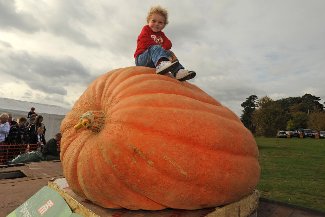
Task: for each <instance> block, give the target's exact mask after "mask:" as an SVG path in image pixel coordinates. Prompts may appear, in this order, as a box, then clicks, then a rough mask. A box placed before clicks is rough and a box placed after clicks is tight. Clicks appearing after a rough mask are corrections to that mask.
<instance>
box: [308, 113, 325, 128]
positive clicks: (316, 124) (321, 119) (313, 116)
mask: <svg viewBox="0 0 325 217" xmlns="http://www.w3.org/2000/svg"><path fill="white" fill-rule="evenodd" d="M307 123H308V128H310V129H314V130H318V131H319V130H325V112H313V113H310V115H309V116H308V122H307Z"/></svg>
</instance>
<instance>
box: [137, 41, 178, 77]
mask: <svg viewBox="0 0 325 217" xmlns="http://www.w3.org/2000/svg"><path fill="white" fill-rule="evenodd" d="M170 56H171V52H170V51H168V50H165V49H164V48H162V47H161V46H160V45H153V46H150V47H149V48H148V49H147V50H146V51H145V52H143V53H142V54H140V55H139V56H137V57H136V58H135V65H136V66H146V67H150V68H156V66H157V63H158V61H159V60H160V59H161V58H166V59H168V58H169V57H170ZM180 69H184V67H183V66H182V65H181V64H180V63H178V64H177V67H176V70H175V71H176V72H177V71H178V70H180Z"/></svg>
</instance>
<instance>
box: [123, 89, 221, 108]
mask: <svg viewBox="0 0 325 217" xmlns="http://www.w3.org/2000/svg"><path fill="white" fill-rule="evenodd" d="M158 94H169V95H173V96H178V97H187V98H189V99H193V100H196V101H199V102H202V103H207V104H210V105H212V106H222V105H221V104H219V103H218V102H214V103H212V102H208V101H204V100H203V99H195V98H194V97H190V96H188V95H185V94H176V93H173V92H172V91H171V92H169V93H166V92H161V91H159V90H157V91H153V90H150V92H149V91H148V92H145V93H139V94H133V95H128V96H118V97H117V98H118V101H121V100H125V99H127V98H131V97H134V96H141V95H158ZM216 103H218V104H216Z"/></svg>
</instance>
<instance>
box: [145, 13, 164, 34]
mask: <svg viewBox="0 0 325 217" xmlns="http://www.w3.org/2000/svg"><path fill="white" fill-rule="evenodd" d="M148 25H149V27H150V29H151V30H152V31H154V32H159V31H161V30H163V28H164V27H165V17H163V16H161V15H160V14H153V15H151V17H150V19H149V23H148Z"/></svg>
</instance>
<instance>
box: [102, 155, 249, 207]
mask: <svg viewBox="0 0 325 217" xmlns="http://www.w3.org/2000/svg"><path fill="white" fill-rule="evenodd" d="M228 155H231V154H229V153H228ZM104 159H105V157H104ZM237 160H238V159H237ZM252 160H254V159H252ZM139 167H140V166H139ZM141 168H143V167H141ZM155 171H157V172H159V173H160V174H162V175H163V176H164V177H166V179H168V180H172V178H173V179H175V177H170V176H168V175H165V174H163V173H162V172H161V170H159V169H157V168H155ZM113 172H114V171H113ZM117 177H120V180H126V179H125V178H123V177H121V176H118V175H117ZM180 182H181V183H182V184H180V185H183V186H185V185H188V186H189V188H190V184H189V182H188V181H187V182H186V181H184V180H181V181H180ZM125 185H126V186H128V187H129V185H128V184H127V183H125ZM196 186H199V187H202V188H205V184H204V183H202V184H201V185H196ZM131 189H132V190H133V191H135V192H138V193H140V194H142V193H143V189H139V190H137V189H134V188H131ZM145 196H146V197H148V198H149V199H151V200H153V201H155V200H154V199H153V198H151V197H150V196H148V195H145ZM160 204H161V203H160ZM162 205H164V206H166V207H171V205H168V204H162ZM175 208H181V207H175Z"/></svg>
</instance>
